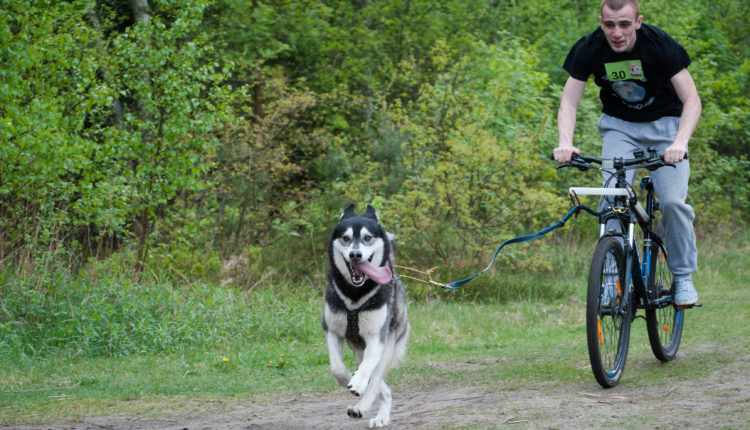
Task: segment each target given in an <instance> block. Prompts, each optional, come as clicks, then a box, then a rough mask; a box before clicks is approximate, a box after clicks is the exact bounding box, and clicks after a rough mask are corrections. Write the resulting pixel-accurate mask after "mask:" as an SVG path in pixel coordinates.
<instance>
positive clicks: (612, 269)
mask: <svg viewBox="0 0 750 430" xmlns="http://www.w3.org/2000/svg"><path fill="white" fill-rule="evenodd" d="M602 274H603V275H604V283H603V284H602V289H603V291H602V298H601V300H600V302H601V304H602V305H609V304H610V303H612V302H614V301H615V300H617V293H618V291H617V278H618V275H619V274H618V272H617V263H615V259H614V257H612V256H607V258H606V259H605V260H604V270H603V271H602Z"/></svg>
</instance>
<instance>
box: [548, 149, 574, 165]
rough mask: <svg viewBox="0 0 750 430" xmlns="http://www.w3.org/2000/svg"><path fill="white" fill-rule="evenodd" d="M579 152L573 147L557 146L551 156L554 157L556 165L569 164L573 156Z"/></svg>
mask: <svg viewBox="0 0 750 430" xmlns="http://www.w3.org/2000/svg"><path fill="white" fill-rule="evenodd" d="M580 153H581V150H580V149H578V148H576V147H575V146H558V147H557V148H555V150H554V151H553V152H552V156H553V157H555V161H557V162H558V163H561V164H562V163H570V159H571V158H572V157H573V154H580Z"/></svg>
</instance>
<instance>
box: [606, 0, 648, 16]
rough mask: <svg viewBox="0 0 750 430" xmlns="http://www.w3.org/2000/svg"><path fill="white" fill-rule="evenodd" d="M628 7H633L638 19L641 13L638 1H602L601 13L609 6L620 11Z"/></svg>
mask: <svg viewBox="0 0 750 430" xmlns="http://www.w3.org/2000/svg"><path fill="white" fill-rule="evenodd" d="M627 5H631V6H633V11H635V17H636V19H637V18H638V14H639V13H640V7H639V6H638V0H602V3H601V4H600V5H599V13H602V11H604V6H607V7H608V8H610V9H612V10H620V9H622V8H624V7H625V6H627Z"/></svg>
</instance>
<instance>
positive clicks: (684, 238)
mask: <svg viewBox="0 0 750 430" xmlns="http://www.w3.org/2000/svg"><path fill="white" fill-rule="evenodd" d="M679 124H680V118H678V117H673V116H668V117H663V118H660V119H658V120H656V121H653V122H643V123H639V122H629V121H624V120H621V119H619V118H615V117H613V116H610V115H607V114H604V115H602V117H601V118H599V124H598V126H599V135H600V136H601V137H602V141H603V145H602V158H614V157H624V158H633V151H639V150H640V151H643V152H644V154H648V149H649V148H655V149H656V150H657V151H658V152H659V153H663V152H664V150H665V149H666V148H667V147H668V146H669V145H671V144H672V142H673V141H674V138H675V136H676V135H677V127H678V126H679ZM635 172H636V171H635V170H629V171H628V172H627V174H628V176H627V179H628V183H630V184H632V183H633V179H634V178H635ZM602 176H603V178H604V182H605V183H606V181H607V179H608V178H609V177H610V175H609V174H607V173H603V174H602ZM649 176H651V179H652V181H653V183H654V190H655V191H656V195H657V198H658V200H659V209H660V210H661V213H662V223H663V224H664V229H665V234H666V238H665V239H666V247H667V255H668V256H669V257H668V261H667V263H668V265H669V269H670V270H671V271H672V273H673V274H674V275H675V276H679V275H689V274H690V273H692V272H694V271H695V270H696V269H697V268H698V250H697V248H696V246H695V233H694V232H693V219H695V213H694V212H693V207H692V206H690V205H688V204H687V203H685V199H686V198H687V191H688V180H689V178H690V163H689V161H688V160H684V161H682V162H680V163H677V164H676V167H669V166H665V167H660V168H659V169H657V170H655V171H653V172H649ZM615 185H616V180H615V179H613V180H612V181H611V182H610V183H609V186H610V187H614V186H615ZM605 205H606V202H605V200H604V198H602V201H601V202H600V203H599V209H600V210H601V209H602V208H604V207H605ZM608 227H610V226H608Z"/></svg>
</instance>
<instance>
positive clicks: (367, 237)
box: [365, 234, 372, 242]
mask: <svg viewBox="0 0 750 430" xmlns="http://www.w3.org/2000/svg"><path fill="white" fill-rule="evenodd" d="M371 240H372V236H370V235H369V234H368V235H365V242H369V241H371Z"/></svg>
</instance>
